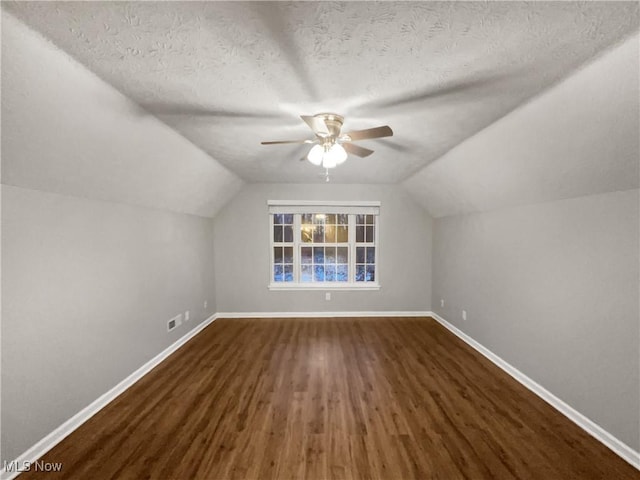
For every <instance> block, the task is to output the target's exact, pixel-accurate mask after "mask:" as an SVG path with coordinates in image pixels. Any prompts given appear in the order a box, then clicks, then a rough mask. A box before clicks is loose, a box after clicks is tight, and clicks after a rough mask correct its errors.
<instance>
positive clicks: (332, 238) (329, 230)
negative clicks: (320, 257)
mask: <svg viewBox="0 0 640 480" xmlns="http://www.w3.org/2000/svg"><path fill="white" fill-rule="evenodd" d="M324 241H325V242H327V243H335V242H336V227H335V225H327V226H326V227H324Z"/></svg>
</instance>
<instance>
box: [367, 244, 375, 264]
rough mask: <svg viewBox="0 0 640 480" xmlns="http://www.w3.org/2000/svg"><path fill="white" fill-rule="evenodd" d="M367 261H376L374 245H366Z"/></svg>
mask: <svg viewBox="0 0 640 480" xmlns="http://www.w3.org/2000/svg"><path fill="white" fill-rule="evenodd" d="M367 263H376V248H375V247H367Z"/></svg>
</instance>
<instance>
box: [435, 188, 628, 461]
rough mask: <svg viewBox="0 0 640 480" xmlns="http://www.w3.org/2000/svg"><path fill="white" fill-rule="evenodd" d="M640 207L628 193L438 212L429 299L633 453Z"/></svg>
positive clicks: (449, 318)
mask: <svg viewBox="0 0 640 480" xmlns="http://www.w3.org/2000/svg"><path fill="white" fill-rule="evenodd" d="M638 202H639V196H638V190H630V191H626V192H615V193H608V194H602V195H593V196H588V197H581V198H576V199H570V200H561V201H557V202H550V203H542V204H538V205H532V206H526V207H517V208H510V209H503V210H497V211H493V212H487V213H480V214H469V215H460V216H452V217H446V218H440V219H437V220H435V226H434V242H433V299H432V304H433V306H434V311H435V312H437V313H438V314H440V315H441V316H442V317H444V318H445V319H447V320H448V321H450V322H451V323H453V324H454V325H456V326H457V327H458V328H460V329H461V330H463V331H464V332H465V333H467V334H468V335H470V336H471V337H472V338H474V339H475V340H477V341H478V342H480V343H481V344H482V345H484V346H485V347H487V348H488V349H490V350H491V351H493V352H494V353H496V354H497V355H499V356H500V357H502V358H503V359H505V360H506V361H507V362H509V363H510V364H512V365H513V366H515V367H516V368H518V369H519V370H520V371H522V372H523V373H524V374H525V375H527V376H529V377H530V378H532V379H533V380H535V381H536V382H538V383H539V384H541V385H542V386H543V387H545V388H546V389H548V390H550V391H551V392H552V393H554V394H555V395H556V396H558V397H559V398H561V399H562V400H564V401H565V402H567V403H568V404H569V405H571V406H572V407H574V408H575V409H577V410H578V411H579V412H581V413H582V414H584V415H586V416H587V417H588V418H590V419H591V420H593V421H594V422H596V423H597V424H598V425H600V426H601V427H603V428H604V429H605V430H607V431H609V432H610V433H612V434H613V435H614V436H616V437H617V438H618V439H619V440H621V441H623V442H625V443H626V444H627V445H629V446H630V447H632V448H634V449H635V450H636V451H637V450H638V449H639V447H640V346H639V343H640V342H639V340H640V321H639V318H640V312H639V310H638V304H639V290H638V286H639V270H638V265H639V256H638V251H639V248H640V245H639V240H638V228H639V221H638V217H639V214H640V209H639V205H638ZM440 299H444V301H445V307H444V308H441V307H440ZM463 309H464V310H466V311H467V315H468V317H467V320H466V321H463V320H462V319H461V312H462V310H463Z"/></svg>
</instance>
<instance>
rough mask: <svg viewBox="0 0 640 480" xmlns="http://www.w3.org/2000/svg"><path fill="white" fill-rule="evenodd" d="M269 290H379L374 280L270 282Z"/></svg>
mask: <svg viewBox="0 0 640 480" xmlns="http://www.w3.org/2000/svg"><path fill="white" fill-rule="evenodd" d="M269 290H380V284H379V283H376V282H366V283H364V282H363V283H340V284H336V283H333V282H331V283H311V284H304V283H288V284H287V283H284V282H283V283H270V284H269Z"/></svg>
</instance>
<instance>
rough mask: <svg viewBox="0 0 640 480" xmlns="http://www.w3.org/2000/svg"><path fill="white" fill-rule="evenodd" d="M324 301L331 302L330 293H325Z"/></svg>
mask: <svg viewBox="0 0 640 480" xmlns="http://www.w3.org/2000/svg"><path fill="white" fill-rule="evenodd" d="M324 299H325V300H327V301H329V300H331V292H325V294H324Z"/></svg>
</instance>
